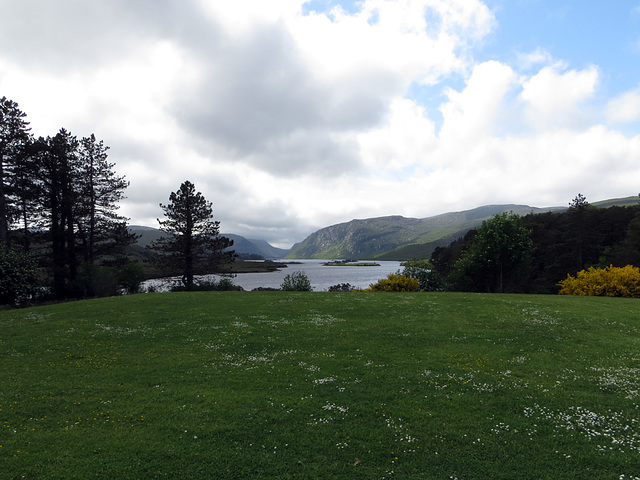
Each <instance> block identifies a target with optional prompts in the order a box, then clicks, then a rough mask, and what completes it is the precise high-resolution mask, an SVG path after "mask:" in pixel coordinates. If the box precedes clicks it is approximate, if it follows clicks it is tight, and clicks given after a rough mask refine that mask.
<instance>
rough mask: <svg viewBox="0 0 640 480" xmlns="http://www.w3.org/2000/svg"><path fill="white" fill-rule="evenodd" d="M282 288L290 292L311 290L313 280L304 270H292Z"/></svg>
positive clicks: (285, 278)
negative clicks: (311, 280)
mask: <svg viewBox="0 0 640 480" xmlns="http://www.w3.org/2000/svg"><path fill="white" fill-rule="evenodd" d="M280 288H281V289H282V290H284V291H288V292H310V291H311V282H310V281H309V277H307V275H306V273H304V272H291V273H290V274H288V275H287V276H286V277H284V281H283V282H282V284H281V285H280Z"/></svg>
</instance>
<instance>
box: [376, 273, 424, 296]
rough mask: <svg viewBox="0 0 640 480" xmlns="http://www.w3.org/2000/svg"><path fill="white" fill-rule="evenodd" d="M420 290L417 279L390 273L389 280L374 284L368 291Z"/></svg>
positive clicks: (384, 279)
mask: <svg viewBox="0 0 640 480" xmlns="http://www.w3.org/2000/svg"><path fill="white" fill-rule="evenodd" d="M419 290H420V282H419V281H418V279H417V278H411V277H407V276H406V275H402V274H399V273H390V274H389V275H387V278H383V279H380V280H378V281H377V282H376V283H372V284H371V285H369V288H368V289H367V291H369V292H417V291H419Z"/></svg>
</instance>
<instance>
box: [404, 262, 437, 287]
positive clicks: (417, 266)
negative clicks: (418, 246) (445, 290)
mask: <svg viewBox="0 0 640 480" xmlns="http://www.w3.org/2000/svg"><path fill="white" fill-rule="evenodd" d="M400 265H402V266H403V267H404V270H403V271H402V275H404V276H405V277H410V278H415V279H416V280H418V282H420V290H423V291H425V292H438V291H441V290H442V281H441V280H440V275H439V274H438V273H437V272H436V271H435V270H434V267H433V265H432V264H431V262H430V261H429V260H407V261H406V262H402V263H401V264H400Z"/></svg>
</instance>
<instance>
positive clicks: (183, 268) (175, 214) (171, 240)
mask: <svg viewBox="0 0 640 480" xmlns="http://www.w3.org/2000/svg"><path fill="white" fill-rule="evenodd" d="M160 208H162V210H163V211H164V215H165V217H166V219H165V220H160V219H158V222H159V223H160V227H161V228H162V230H163V231H164V232H165V233H166V236H164V237H162V238H160V239H158V240H156V241H154V242H152V244H151V247H150V248H151V249H152V250H154V251H155V252H156V254H157V255H156V257H155V262H157V263H160V264H162V265H163V266H165V267H167V268H169V269H170V271H171V270H172V271H175V272H176V273H178V274H180V275H182V283H183V284H184V286H185V287H186V288H187V289H191V288H193V287H194V275H196V274H198V273H212V272H215V271H216V269H217V268H218V267H219V266H220V265H225V264H228V263H230V262H232V261H233V259H234V257H235V252H233V251H229V250H227V249H228V248H229V247H231V246H232V245H233V241H232V240H230V239H228V238H227V237H223V236H220V234H219V232H220V222H218V221H214V220H213V205H212V203H211V202H208V201H207V200H206V199H205V198H204V196H203V195H202V193H200V192H196V189H195V185H194V184H193V183H191V182H189V181H185V182H183V183H182V185H180V188H179V189H178V191H177V192H171V194H170V195H169V204H167V205H163V204H160Z"/></svg>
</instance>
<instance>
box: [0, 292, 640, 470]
mask: <svg viewBox="0 0 640 480" xmlns="http://www.w3.org/2000/svg"><path fill="white" fill-rule="evenodd" d="M639 328H640V303H639V302H638V301H637V300H628V299H611V298H588V297H555V296H520V295H473V294H444V293H443V294H384V293H379V294H375V293H355V292H352V293H287V292H264V293H263V292H251V293H249V292H211V293H205V292H203V293H172V294H146V295H136V296H130V297H121V298H110V299H101V300H95V301H83V302H77V303H68V304H61V305H53V306H45V307H38V308H31V309H25V310H15V311H5V312H0V359H1V361H2V370H1V371H0V385H1V389H0V429H1V430H0V445H1V446H0V478H38V479H41V478H60V479H62V478H64V479H68V478H78V479H85V478H110V479H114V478H136V479H145V478H220V479H241V478H284V479H286V478H292V479H293V478H295V479H318V478H327V479H328V478H342V479H354V478H355V479H383V478H402V479H431V478H443V479H453V478H457V479H516V478H517V479H545V478H548V479H552V478H553V479H558V478H563V479H586V478H589V479H616V480H619V479H633V478H638V477H640V467H639V465H640V430H639V429H640V425H639V421H640V407H639V398H640V393H639V392H640V378H639V376H638V373H639V372H640V343H639V342H638V338H639Z"/></svg>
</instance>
